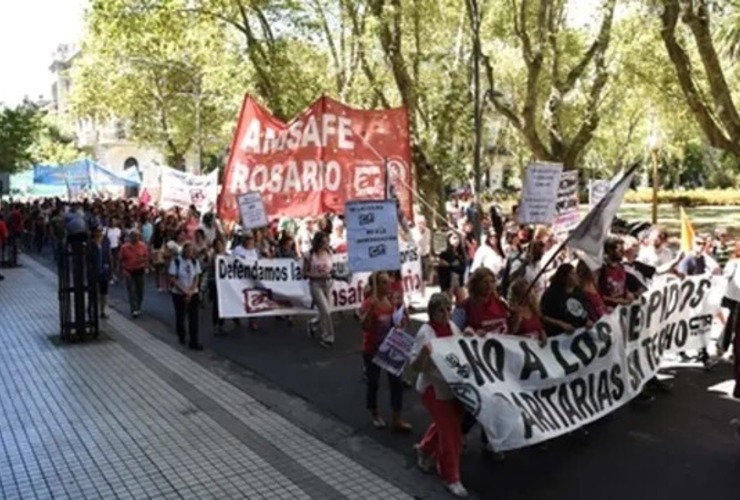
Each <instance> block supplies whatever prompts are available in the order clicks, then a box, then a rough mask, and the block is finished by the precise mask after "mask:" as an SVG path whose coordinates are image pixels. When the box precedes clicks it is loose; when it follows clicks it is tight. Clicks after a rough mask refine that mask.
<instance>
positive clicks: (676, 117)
mask: <svg viewBox="0 0 740 500" xmlns="http://www.w3.org/2000/svg"><path fill="white" fill-rule="evenodd" d="M471 12H480V18H479V19H477V20H476V19H474V18H473V17H471V15H470V14H471ZM739 12H740V11H739V10H738V5H737V3H736V2H735V1H725V2H713V1H711V0H689V1H686V0H598V1H597V0H594V1H593V2H583V1H577V0H405V1H402V0H306V1H297V0H159V1H154V2H153V1H151V0H93V1H92V3H91V7H90V10H89V12H88V17H87V32H86V37H85V43H84V45H83V50H82V55H81V57H80V58H79V61H78V62H77V64H75V67H74V69H73V73H72V76H73V83H74V84H73V94H74V96H73V99H74V110H75V113H76V115H78V116H86V117H94V118H100V119H104V118H106V117H110V116H116V117H118V118H122V119H124V120H126V121H127V123H128V124H129V129H130V134H131V137H132V138H133V139H134V140H136V141H139V142H141V143H142V144H147V145H152V146H157V147H160V148H162V149H163V150H165V151H166V152H167V154H168V156H169V158H170V160H171V161H173V162H176V163H182V162H183V161H184V158H185V157H186V155H187V154H188V152H192V151H193V150H194V148H195V147H196V145H197V144H201V145H202V146H203V148H204V150H205V151H206V153H208V154H211V155H215V156H218V155H222V154H223V151H224V150H225V148H226V147H227V146H228V144H229V139H230V137H231V134H232V131H233V127H234V125H235V121H236V116H237V114H238V107H239V103H240V102H241V99H242V96H243V94H244V92H250V93H252V94H254V95H256V96H257V97H258V98H259V99H260V100H261V101H262V102H263V103H264V104H265V105H266V106H267V107H269V108H270V109H271V110H272V111H273V112H274V113H275V114H276V115H277V116H278V117H280V118H283V119H286V118H291V117H293V116H295V115H296V114H297V113H299V112H300V111H301V110H303V109H304V108H305V107H306V106H307V105H308V104H310V103H311V102H313V101H314V100H315V99H316V98H317V97H319V96H320V95H322V94H330V95H332V96H334V97H337V98H339V99H341V100H343V101H345V102H347V103H349V104H351V105H353V106H357V107H389V106H397V105H404V106H407V107H408V109H409V111H410V116H411V129H412V137H413V139H412V151H413V159H414V163H415V166H416V168H417V171H418V172H419V174H420V175H417V181H418V183H419V188H420V190H421V191H423V192H425V193H428V194H429V196H430V197H431V198H435V197H436V196H437V195H439V194H441V193H442V192H443V187H444V186H445V185H446V184H449V183H453V182H458V183H459V182H467V181H468V180H469V176H470V166H471V164H472V162H473V145H474V141H473V136H474V134H473V121H474V120H473V95H472V92H471V82H472V70H471V68H472V62H473V59H474V57H475V56H476V49H474V47H473V44H472V42H471V40H472V37H471V35H472V33H473V28H474V26H475V23H476V22H477V23H479V25H480V40H481V43H480V48H479V51H478V52H477V54H478V55H479V56H480V58H481V63H482V68H483V74H484V78H483V89H482V91H483V95H482V96H481V97H482V99H483V101H484V106H483V111H482V116H481V119H482V122H483V128H484V141H483V143H484V144H483V146H484V149H485V150H486V151H497V152H503V153H504V154H505V155H506V157H507V158H508V162H509V163H510V164H511V167H512V169H513V170H514V171H518V170H519V169H520V168H522V167H523V166H524V165H525V164H526V163H528V162H529V161H532V160H545V161H558V162H562V163H564V165H565V166H566V168H576V169H579V170H582V171H584V172H587V174H588V175H589V176H604V175H608V174H609V173H611V172H613V171H615V170H618V169H619V168H622V167H623V166H624V165H626V164H627V163H629V162H632V161H635V160H639V159H641V158H643V157H645V155H646V153H647V146H646V139H647V136H648V135H649V134H650V133H651V131H652V133H653V134H654V135H656V134H657V135H659V136H660V139H661V141H660V142H661V151H662V168H663V169H664V170H665V173H664V176H663V178H664V182H665V183H667V184H671V185H679V184H687V185H694V184H707V183H712V182H714V183H716V184H723V185H728V184H730V185H734V184H735V183H736V173H735V168H736V165H737V163H738V160H739V159H740V142H739V140H738V132H740V118H739V116H740V115H739V114H738V112H737V109H736V106H735V103H734V97H735V95H736V93H737V91H738V90H740V89H738V85H737V84H736V83H735V82H737V81H738V80H737V78H735V76H736V75H735V71H736V70H735V69H734V64H733V63H734V62H735V61H736V60H737V54H738V53H740V49H738V47H740V35H739V34H738V33H740V13H739ZM196 116H197V117H198V118H199V120H196ZM198 122H199V123H198ZM198 131H200V133H198ZM487 156H489V155H485V154H484V160H483V161H484V163H485V165H484V167H487V166H489V165H490V163H491V162H492V160H491V159H490V158H487ZM697 165H699V166H708V169H704V171H703V172H702V168H701V167H700V168H698V170H697ZM720 172H725V173H729V175H724V176H722V175H720ZM712 179H714V181H713V180H712ZM715 181H716V182H715ZM720 181H721V182H720Z"/></svg>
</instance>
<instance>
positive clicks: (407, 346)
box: [373, 328, 414, 377]
mask: <svg viewBox="0 0 740 500" xmlns="http://www.w3.org/2000/svg"><path fill="white" fill-rule="evenodd" d="M413 345H414V337H413V336H412V335H410V334H408V333H406V332H404V331H403V330H401V329H398V328H392V329H391V331H390V332H389V333H388V335H386V336H385V339H384V340H383V342H382V343H381V344H380V347H379V348H378V352H377V353H376V354H375V357H374V358H373V363H375V364H376V365H378V366H379V367H381V368H382V369H384V370H385V371H387V372H388V373H390V374H392V375H395V376H396V377H399V376H400V375H401V374H402V373H403V371H404V370H405V369H406V365H407V364H408V363H409V359H410V357H411V348H412V347H413Z"/></svg>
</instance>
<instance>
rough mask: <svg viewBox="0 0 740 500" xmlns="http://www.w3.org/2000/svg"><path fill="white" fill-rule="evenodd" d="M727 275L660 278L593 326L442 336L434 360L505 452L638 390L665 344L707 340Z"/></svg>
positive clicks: (691, 345) (673, 347)
mask: <svg viewBox="0 0 740 500" xmlns="http://www.w3.org/2000/svg"><path fill="white" fill-rule="evenodd" d="M723 288H724V283H723V282H722V281H721V278H720V279H718V280H715V281H712V279H710V278H709V277H691V278H686V279H684V280H678V279H675V278H671V279H665V280H661V281H660V282H656V283H655V284H654V285H653V286H652V287H651V288H650V290H648V291H647V292H646V293H645V294H644V295H642V296H641V297H640V300H639V301H636V302H635V304H633V305H631V306H625V307H621V308H618V309H617V310H615V311H614V312H613V313H612V314H610V315H608V316H605V317H604V318H602V319H601V320H600V321H599V322H597V323H596V324H595V325H594V326H593V327H592V328H590V329H584V330H580V331H577V332H576V333H574V334H571V335H560V336H556V337H553V338H550V339H549V340H548V342H547V344H546V345H545V346H544V347H541V346H540V345H539V344H538V343H537V342H536V341H534V340H530V339H525V338H521V337H513V336H508V335H493V336H488V337H485V338H453V339H439V340H435V341H433V346H432V359H433V360H434V363H435V364H436V365H437V367H438V368H439V370H440V372H441V373H442V376H443V377H444V378H445V380H446V381H447V382H448V383H449V384H450V387H451V388H452V390H453V392H454V393H455V394H456V395H457V397H458V399H460V401H461V402H462V403H463V404H464V405H465V406H466V408H467V409H468V411H470V412H471V413H472V414H473V415H475V416H476V418H477V419H478V421H479V422H480V423H481V425H482V426H483V428H484V429H485V430H486V433H487V434H488V436H489V438H490V439H491V443H492V444H493V446H494V447H495V448H496V449H498V450H508V449H514V448H521V447H524V446H529V445H532V444H536V443H539V442H542V441H545V440H548V439H552V438H555V437H557V436H560V435H563V434H566V433H568V432H571V431H573V430H574V429H577V428H579V427H582V426H584V425H586V424H588V423H590V422H593V421H595V420H597V419H599V418H601V417H603V416H604V415H607V414H609V413H610V412H612V411H614V410H615V409H617V408H619V407H620V406H622V405H624V404H625V403H627V402H628V401H630V400H631V399H632V398H634V397H635V396H636V395H637V394H639V392H640V391H641V390H642V388H643V386H644V384H645V383H646V382H647V381H648V380H650V379H651V378H653V377H654V376H655V374H656V373H657V371H658V367H659V361H660V357H661V356H662V355H663V354H664V353H665V352H678V351H683V350H692V349H698V348H701V347H703V346H705V345H706V342H707V338H708V337H709V334H710V330H711V326H712V319H713V317H714V315H715V314H716V312H717V311H718V310H719V303H720V299H721V295H722V290H723Z"/></svg>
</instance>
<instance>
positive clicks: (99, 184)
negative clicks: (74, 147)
mask: <svg viewBox="0 0 740 500" xmlns="http://www.w3.org/2000/svg"><path fill="white" fill-rule="evenodd" d="M33 183H34V185H37V186H63V187H65V188H67V189H68V190H69V191H73V190H74V191H79V190H83V189H89V190H93V191H97V190H99V189H101V188H110V187H136V186H139V185H140V181H139V180H137V179H131V178H127V177H124V176H122V175H119V174H116V173H115V172H112V171H110V170H108V169H107V168H105V167H103V166H101V165H99V164H97V163H95V162H94V161H92V160H91V159H89V158H84V159H81V160H77V161H75V162H72V163H69V164H67V165H59V166H52V165H34V167H33Z"/></svg>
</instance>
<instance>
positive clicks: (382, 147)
mask: <svg viewBox="0 0 740 500" xmlns="http://www.w3.org/2000/svg"><path fill="white" fill-rule="evenodd" d="M386 181H389V182H390V183H391V185H392V187H393V188H394V190H395V192H396V193H397V195H398V198H399V201H400V204H401V209H402V210H403V212H404V213H405V214H406V215H407V216H411V214H412V212H411V204H412V193H411V185H412V183H413V180H412V176H411V150H410V145H409V131H408V112H407V110H406V109H405V108H394V109H383V110H358V109H353V108H350V107H348V106H345V105H344V104H342V103H340V102H337V101H334V100H332V99H330V98H328V97H322V98H321V99H319V100H318V101H316V102H315V103H314V104H313V105H311V106H310V107H309V108H308V109H307V110H306V111H304V112H303V113H302V114H301V115H299V116H298V117H296V118H295V119H293V120H292V121H291V122H290V123H284V122H282V121H281V120H279V119H277V118H276V117H274V116H273V115H272V114H270V112H269V111H267V110H266V109H264V108H263V107H262V106H260V105H259V104H257V102H256V101H255V100H254V99H253V98H252V97H250V96H246V97H245V100H244V104H243V106H242V110H241V114H240V116H239V123H238V124H237V129H236V132H235V134H234V140H233V142H232V147H231V153H230V155H229V159H228V162H227V165H226V169H225V171H224V180H223V190H222V192H221V196H220V197H219V216H220V217H221V218H222V219H224V220H231V221H234V220H238V207H237V204H236V200H235V196H236V195H238V194H241V193H244V192H248V191H258V192H260V193H261V194H262V197H263V200H264V203H265V209H266V211H267V214H268V216H270V217H280V216H289V217H310V216H319V215H323V214H325V213H343V212H344V204H345V202H346V201H348V200H367V199H382V198H384V197H385V193H386Z"/></svg>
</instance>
